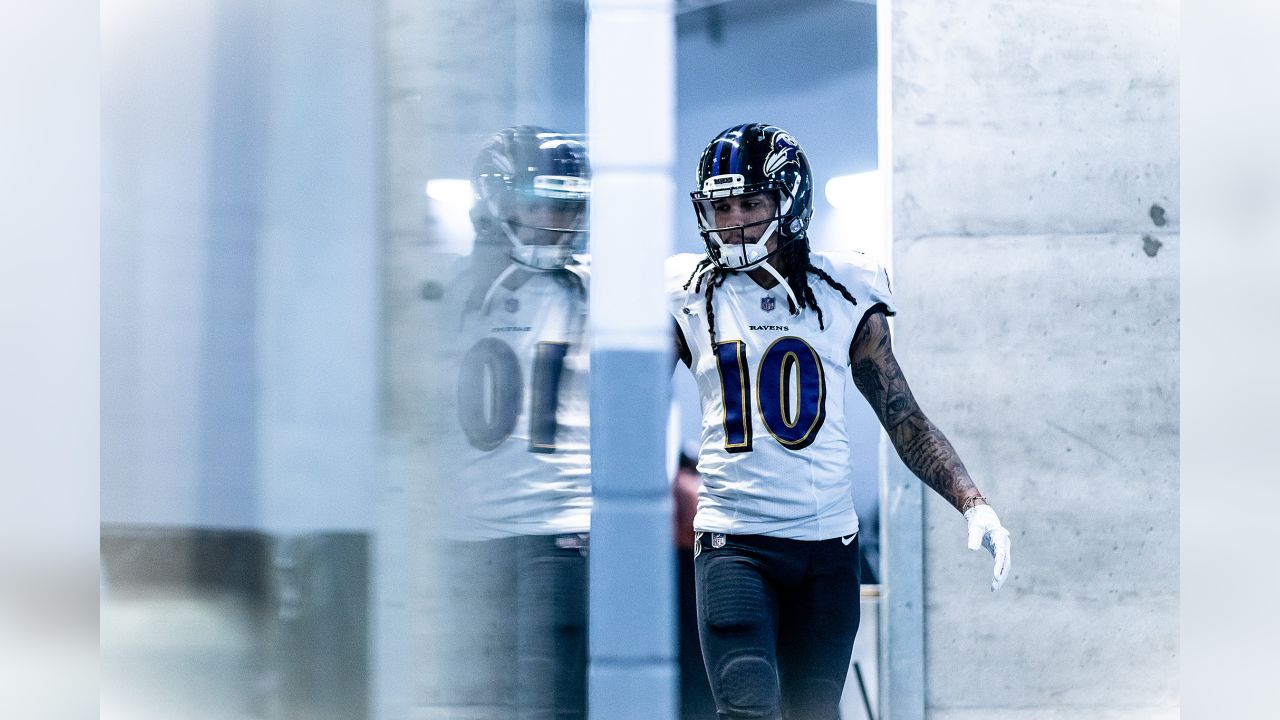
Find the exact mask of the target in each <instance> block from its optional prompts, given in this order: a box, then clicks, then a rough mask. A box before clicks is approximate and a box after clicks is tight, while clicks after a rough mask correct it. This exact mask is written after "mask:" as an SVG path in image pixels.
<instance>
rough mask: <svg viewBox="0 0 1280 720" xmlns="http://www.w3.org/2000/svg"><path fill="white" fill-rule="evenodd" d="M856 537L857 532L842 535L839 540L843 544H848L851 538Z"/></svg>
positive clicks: (851, 540)
mask: <svg viewBox="0 0 1280 720" xmlns="http://www.w3.org/2000/svg"><path fill="white" fill-rule="evenodd" d="M856 537H858V533H854V534H852V535H850V536H849V537H842V538H840V542H842V543H844V544H845V545H848V544H849V543H851V542H853V539H854V538H856Z"/></svg>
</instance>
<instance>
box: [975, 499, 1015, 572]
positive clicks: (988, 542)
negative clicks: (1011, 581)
mask: <svg viewBox="0 0 1280 720" xmlns="http://www.w3.org/2000/svg"><path fill="white" fill-rule="evenodd" d="M964 519H965V522H967V523H969V549H970V550H977V549H978V548H980V547H984V548H986V549H987V551H988V552H990V553H991V557H993V558H995V560H996V564H995V569H994V570H993V571H992V575H991V591H992V592H995V591H996V590H999V589H1000V586H1001V585H1002V584H1004V579H1005V576H1007V575H1008V574H1009V565H1010V562H1011V560H1010V557H1009V531H1008V530H1005V529H1004V526H1003V525H1001V524H1000V518H999V517H997V516H996V511H995V510H992V509H991V506H990V505H974V506H973V507H971V508H969V509H968V510H966V511H965V512H964Z"/></svg>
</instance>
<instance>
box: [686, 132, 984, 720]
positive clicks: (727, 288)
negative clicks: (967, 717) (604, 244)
mask: <svg viewBox="0 0 1280 720" xmlns="http://www.w3.org/2000/svg"><path fill="white" fill-rule="evenodd" d="M692 199H693V207H694V211H695V214H696V216H697V222H698V227H699V230H700V233H701V236H702V238H703V240H704V241H705V243H706V254H705V255H693V254H682V255H675V256H673V257H671V258H670V259H669V260H668V262H667V275H668V297H669V299H670V309H671V312H672V314H673V315H674V317H675V326H676V333H675V335H676V354H677V356H678V357H679V359H680V360H681V361H682V362H683V363H684V364H685V365H686V366H688V367H689V368H690V370H691V371H692V372H693V374H694V377H695V379H696V382H697V385H698V390H699V394H700V397H701V404H702V414H703V421H702V442H701V449H700V453H699V460H698V470H699V472H700V473H701V474H702V480H703V486H702V490H701V492H700V495H699V498H698V510H697V514H696V516H695V519H694V523H693V525H694V530H695V560H694V565H695V581H696V582H695V587H696V594H697V604H698V621H699V629H700V639H701V642H702V652H703V659H704V662H705V665H706V669H707V674H708V676H709V678H710V681H711V687H712V691H713V694H714V695H715V700H716V707H717V710H718V712H719V715H720V717H721V718H722V719H728V718H781V717H784V716H785V717H787V718H790V719H800V718H804V719H805V720H811V719H820V720H837V719H838V717H839V710H838V706H839V702H840V695H841V692H842V689H843V684H844V679H845V677H846V674H847V672H848V667H849V658H850V653H851V651H852V648H853V640H854V635H855V634H856V633H857V629H858V611H859V588H858V584H859V579H858V571H857V568H858V560H859V557H858V538H857V534H858V518H857V515H856V514H855V512H854V507H853V501H852V497H851V488H850V482H851V480H850V474H849V463H850V458H849V440H848V431H847V428H846V425H845V418H844V416H843V408H844V403H845V393H846V392H847V389H848V385H849V382H848V381H850V380H852V381H853V385H854V386H856V387H857V388H858V390H859V391H860V392H861V393H862V395H863V396H864V397H865V398H866V400H867V402H868V403H870V405H871V407H872V409H873V410H874V411H875V413H876V415H877V417H878V418H879V420H880V422H881V424H882V425H883V426H884V428H885V430H886V432H887V433H888V436H889V438H890V440H891V441H892V442H893V446H894V448H895V449H896V450H897V452H898V454H899V456H900V457H901V458H902V460H903V462H904V463H905V464H906V466H907V467H908V468H909V469H911V471H912V472H914V473H915V474H916V475H917V476H919V477H920V479H921V480H923V481H924V482H925V483H926V484H927V485H928V486H929V487H931V488H933V489H934V490H935V491H936V492H937V493H938V494H939V495H941V496H942V497H943V499H945V500H946V501H947V502H948V503H950V504H951V505H952V506H954V507H955V508H956V510H957V511H959V512H960V513H962V514H963V516H964V519H965V520H966V521H967V523H968V545H969V547H970V548H971V549H977V548H978V547H980V546H981V547H985V548H986V549H987V550H988V551H989V552H990V553H991V555H992V556H993V557H994V559H995V564H994V571H993V576H992V579H991V589H992V590H995V589H997V588H999V587H1000V584H1001V583H1002V582H1003V581H1004V579H1005V576H1006V573H1008V571H1009V533H1008V531H1006V530H1005V529H1004V527H1002V526H1001V524H1000V520H999V519H998V518H997V516H996V513H995V511H994V510H992V508H991V506H990V505H989V504H988V503H987V500H986V498H984V497H983V496H982V494H981V493H980V492H979V491H978V488H977V487H976V486H975V485H974V482H973V480H972V479H971V478H970V477H969V473H968V472H967V471H966V470H965V467H964V464H963V463H962V462H961V461H960V458H959V457H958V456H957V455H956V451H955V449H954V448H953V447H952V445H951V443H950V442H948V441H947V438H946V437H945V436H944V435H943V434H942V431H941V430H939V429H938V428H937V426H935V425H934V424H933V423H932V422H931V421H930V420H929V418H928V417H926V416H925V414H924V412H923V411H922V410H921V409H920V406H919V405H918V404H917V403H916V400H915V397H914V396H913V395H912V393H911V389H910V388H909V387H908V385H907V381H906V378H905V377H904V376H903V373H902V370H901V368H899V366H898V363H897V361H896V360H895V359H894V355H893V347H892V344H891V342H890V333H889V323H888V321H887V319H886V318H887V317H888V316H890V315H893V314H894V302H893V296H892V293H891V292H890V287H889V278H888V275H887V273H886V272H885V270H884V269H883V268H881V267H879V266H878V265H877V264H876V263H875V262H873V261H871V260H870V259H868V258H866V257H865V256H863V255H861V254H857V253H815V252H811V251H810V249H809V241H808V236H807V229H808V226H809V218H810V215H811V214H812V212H813V179H812V176H811V174H810V170H809V163H808V160H807V159H806V158H805V154H804V152H803V151H802V150H801V148H800V146H799V144H797V143H796V140H795V138H793V137H792V136H791V135H789V134H788V133H787V132H785V131H784V130H782V129H781V128H778V127H776V126H773V125H763V124H757V123H751V124H745V125H738V126H736V127H732V128H729V129H727V130H725V131H724V132H721V133H720V134H719V135H717V136H716V137H715V138H714V139H712V140H711V142H710V143H709V144H708V145H707V146H706V149H705V150H704V151H703V153H702V157H701V159H700V161H699V163H698V170H697V187H696V189H695V190H694V191H693V193H692Z"/></svg>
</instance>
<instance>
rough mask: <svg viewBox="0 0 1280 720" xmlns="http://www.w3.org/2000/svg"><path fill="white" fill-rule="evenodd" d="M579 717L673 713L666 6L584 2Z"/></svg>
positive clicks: (660, 1)
mask: <svg viewBox="0 0 1280 720" xmlns="http://www.w3.org/2000/svg"><path fill="white" fill-rule="evenodd" d="M588 8H589V10H588V12H589V15H588V25H587V58H588V62H587V98H588V101H587V113H588V122H587V126H588V130H589V132H590V138H591V159H592V165H593V176H594V180H593V196H594V197H593V204H592V205H593V207H592V219H591V248H592V287H591V335H592V353H591V363H592V364H591V460H592V491H593V496H594V510H593V511H592V518H591V581H590V584H591V620H590V635H591V641H590V642H591V648H590V663H591V665H590V678H589V688H590V690H589V692H590V717H591V718H592V719H593V720H632V719H634V720H653V719H654V718H674V717H675V716H676V712H677V700H676V688H677V684H678V683H677V670H676V666H675V662H674V658H675V638H676V632H675V627H676V625H675V620H674V607H675V604H674V600H675V574H674V567H673V564H672V563H673V550H672V548H671V522H672V518H671V497H670V490H669V487H668V481H667V472H666V462H665V458H664V454H665V448H666V423H667V405H668V389H667V386H668V383H669V381H670V377H671V371H672V351H671V347H672V341H671V327H670V325H671V323H670V320H669V319H668V318H667V314H666V309H665V300H664V295H663V287H662V282H663V280H662V278H663V272H662V263H663V260H664V258H665V257H666V255H667V254H668V253H669V251H670V248H671V238H670V228H671V226H672V225H671V219H672V215H671V213H672V208H671V197H672V191H673V184H672V183H673V180H672V177H671V168H672V164H673V160H674V152H675V140H674V128H675V118H674V97H675V87H674V61H673V57H674V45H675V37H674V35H675V33H674V16H673V5H672V2H671V0H591V1H590V5H589V6H588Z"/></svg>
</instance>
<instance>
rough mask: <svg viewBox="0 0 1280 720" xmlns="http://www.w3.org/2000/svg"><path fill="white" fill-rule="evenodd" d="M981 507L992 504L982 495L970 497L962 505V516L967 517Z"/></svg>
mask: <svg viewBox="0 0 1280 720" xmlns="http://www.w3.org/2000/svg"><path fill="white" fill-rule="evenodd" d="M979 505H988V506H990V505H991V503H989V502H987V498H986V497H984V496H983V495H982V494H981V493H979V494H976V495H970V496H969V497H967V498H965V499H964V502H962V503H960V514H961V515H965V516H967V515H968V514H969V512H970V511H971V510H973V509H974V508H976V507H978V506H979Z"/></svg>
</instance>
